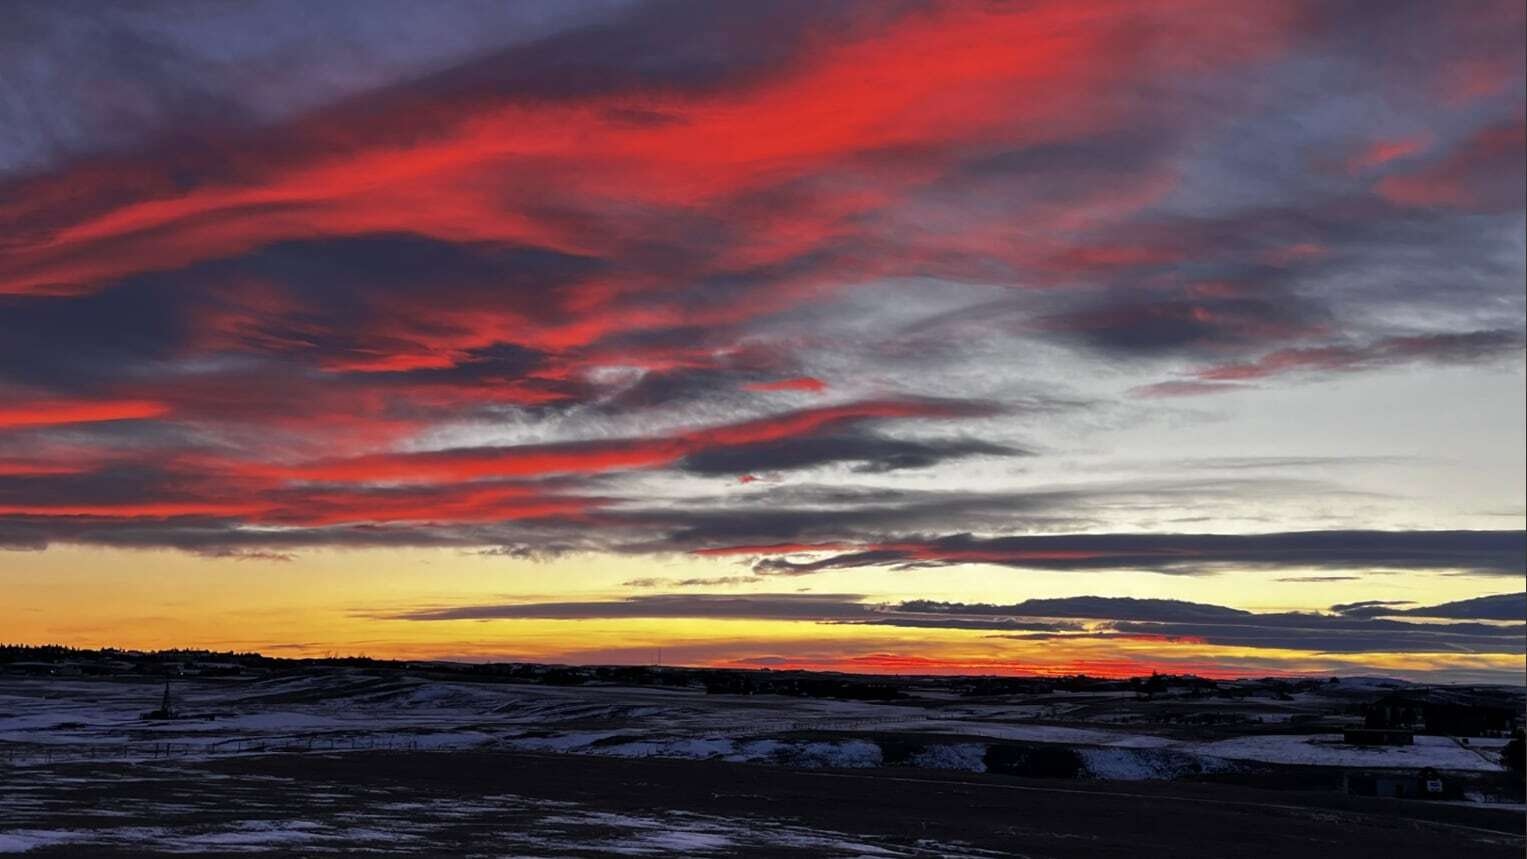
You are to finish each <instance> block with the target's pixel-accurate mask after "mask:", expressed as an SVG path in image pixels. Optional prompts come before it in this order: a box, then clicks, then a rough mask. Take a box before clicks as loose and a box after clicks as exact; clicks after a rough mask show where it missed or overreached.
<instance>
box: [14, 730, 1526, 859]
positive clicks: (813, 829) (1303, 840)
mask: <svg viewBox="0 0 1527 859" xmlns="http://www.w3.org/2000/svg"><path fill="white" fill-rule="evenodd" d="M0 798H3V799H0V832H5V833H7V834H6V835H4V836H0V839H9V840H0V850H4V849H10V850H18V849H25V850H27V855H29V856H39V857H41V856H105V857H124V856H140V855H157V854H160V853H163V852H178V853H194V854H197V855H238V854H244V855H247V854H248V853H249V852H264V851H274V852H279V853H282V854H286V855H313V854H324V853H350V852H359V851H367V852H379V853H391V854H406V855H428V856H442V855H446V856H455V855H477V856H597V855H638V856H639V855H684V856H788V855H801V856H988V855H1000V856H1034V857H1041V856H1045V857H1048V856H1054V857H1073V856H1074V857H1084V856H1085V857H1094V856H1130V857H1138V856H1173V857H1200V856H1201V857H1225V856H1298V857H1314V856H1383V857H1388V859H1397V857H1407V856H1416V857H1437V856H1459V855H1466V856H1470V857H1489V856H1501V857H1507V856H1510V857H1519V856H1521V855H1522V852H1523V846H1524V843H1523V838H1522V834H1521V833H1522V824H1523V820H1522V817H1521V815H1520V813H1519V812H1516V811H1502V810H1496V809H1490V808H1485V807H1478V806H1475V807H1469V806H1463V805H1448V804H1429V803H1424V802H1406V801H1401V800H1378V799H1361V798H1356V797H1345V796H1340V795H1334V794H1330V793H1298V792H1291V791H1279V792H1276V793H1273V792H1264V791H1259V790H1254V789H1249V788H1237V787H1226V786H1219V785H1206V784H1180V783H1151V784H1149V785H1121V784H1118V783H1113V784H1108V783H1088V782H1077V781H1068V782H1057V781H1043V780H1031V779H1016V778H1010V777H1003V776H994V775H967V774H949V773H930V772H925V771H917V770H895V771H890V770H872V771H863V770H859V771H848V770H792V769H786V768H780V767H765V766H756V765H749V764H735V763H727V762H721V761H688V760H652V759H644V760H628V759H613V758H600V757H588V756H571V755H528V754H517V753H500V752H482V751H472V752H373V753H367V754H307V755H270V756H238V757H229V758H221V759H204V760H184V759H182V760H173V759H172V760H167V761H149V762H142V763H136V764H124V763H101V764H91V763H54V764H43V765H34V766H26V767H12V768H9V769H0Z"/></svg>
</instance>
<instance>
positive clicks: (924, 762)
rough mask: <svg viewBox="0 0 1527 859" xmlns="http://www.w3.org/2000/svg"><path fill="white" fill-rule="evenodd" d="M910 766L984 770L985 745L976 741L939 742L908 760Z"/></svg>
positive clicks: (975, 771)
mask: <svg viewBox="0 0 1527 859" xmlns="http://www.w3.org/2000/svg"><path fill="white" fill-rule="evenodd" d="M909 762H910V763H911V764H912V766H915V767H923V768H924V769H933V770H961V771H963V772H973V773H984V772H986V746H984V745H978V744H976V743H952V744H946V743H940V744H938V745H934V746H928V747H927V748H925V749H923V750H922V751H920V752H918V753H917V754H915V755H913V756H912V757H911V759H910V761H909Z"/></svg>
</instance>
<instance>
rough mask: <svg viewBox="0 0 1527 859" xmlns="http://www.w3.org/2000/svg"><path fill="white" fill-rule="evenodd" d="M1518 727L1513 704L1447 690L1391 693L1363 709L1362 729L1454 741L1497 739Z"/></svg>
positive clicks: (1488, 697)
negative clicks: (1398, 731)
mask: <svg viewBox="0 0 1527 859" xmlns="http://www.w3.org/2000/svg"><path fill="white" fill-rule="evenodd" d="M1520 724H1521V714H1520V712H1519V711H1518V709H1517V704H1516V703H1515V702H1514V701H1511V700H1508V699H1504V698H1497V697H1494V696H1490V695H1487V694H1481V693H1478V692H1468V691H1456V690H1450V689H1425V690H1418V691H1413V692H1410V691H1407V692H1395V693H1392V694H1389V695H1385V696H1384V697H1382V698H1379V699H1378V700H1376V701H1373V702H1372V703H1370V704H1367V705H1365V706H1364V707H1363V725H1364V727H1366V728H1372V729H1396V728H1398V729H1406V730H1411V731H1421V732H1424V733H1428V734H1443V735H1447V736H1454V737H1500V736H1506V735H1508V734H1510V733H1511V732H1512V731H1514V730H1516V728H1517V726H1518V725H1520Z"/></svg>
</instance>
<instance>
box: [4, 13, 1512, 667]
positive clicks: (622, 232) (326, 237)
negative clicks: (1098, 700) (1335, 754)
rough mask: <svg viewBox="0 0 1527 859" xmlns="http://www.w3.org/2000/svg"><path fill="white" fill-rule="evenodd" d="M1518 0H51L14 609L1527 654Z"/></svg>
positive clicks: (1007, 658) (24, 108)
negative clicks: (1269, 0) (107, 0)
mask: <svg viewBox="0 0 1527 859" xmlns="http://www.w3.org/2000/svg"><path fill="white" fill-rule="evenodd" d="M1524 28H1527V23H1524V12H1523V7H1522V4H1521V2H1520V0H1506V2H1493V0H1489V2H1483V1H1482V2H1463V0H1460V2H1453V3H1446V4H1442V3H1432V2H1419V0H1418V2H1403V0H1382V2H1380V0H1372V2H1349V0H1323V2H1306V0H1290V2H1280V3H1260V2H1234V3H1227V2H1223V0H1160V2H1151V3H1137V2H1134V3H1132V2H1109V0H1099V2H1090V3H1085V4H1079V3H1075V2H1070V0H1033V1H1032V2H1022V3H1020V2H1011V3H1003V2H995V0H972V2H899V0H874V1H873V2H871V0H862V2H853V0H847V2H816V1H815V0H814V2H806V0H799V2H797V0H775V2H770V3H749V2H735V3H734V2H635V0H586V2H585V0H557V2H544V3H532V2H527V3H513V4H508V3H499V2H475V0H452V2H446V3H420V2H404V0H364V2H362V0H334V2H325V3H321V4H313V3H307V2H299V0H256V2H246V3H220V2H217V3H209V2H151V0H140V2H125V3H114V4H106V3H95V2H86V0H35V2H33V0H12V2H11V3H9V4H8V5H7V24H6V26H5V27H4V28H3V29H0V593H4V594H5V598H4V599H3V600H0V640H4V641H11V642H24V643H60V644H71V645H77V646H120V647H133V648H168V647H205V648H214V649H237V650H258V651H261V652H265V653H269V654H273V655H292V656H314V655H325V654H335V653H337V654H346V655H351V654H365V655H370V656H374V657H395V658H407V659H434V658H442V659H445V658H448V659H471V660H534V661H548V662H576V663H612V662H616V663H652V662H657V661H659V660H661V661H662V662H663V663H664V664H688V665H715V666H740V667H776V668H780V667H806V668H818V669H827V670H850V671H867V672H889V673H990V674H1032V673H1040V674H1068V673H1079V672H1084V673H1091V674H1098V675H1106V676H1126V675H1135V674H1142V673H1149V672H1151V671H1157V670H1159V671H1164V672H1174V673H1196V674H1200V675H1204V676H1211V677H1230V676H1247V675H1253V676H1266V675H1282V674H1348V675H1350V674H1383V675H1388V676H1399V677H1410V678H1416V679H1426V680H1435V681H1442V682H1476V681H1484V682H1504V683H1516V684H1521V683H1522V682H1523V681H1524V679H1527V677H1524V660H1527V629H1524V621H1527V596H1524V594H1523V581H1524V575H1527V509H1524V495H1527V485H1524V476H1523V475H1524V471H1527V458H1524V447H1527V397H1524V378H1523V376H1524V366H1523V365H1524V360H1523V358H1524V341H1527V322H1524V315H1527V303H1524V277H1527V242H1524V196H1527V188H1524V167H1523V162H1524V150H1527V146H1524V97H1527V95H1524V93H1527V82H1524V71H1523V70H1524V64H1527V48H1524V44H1527V29H1524Z"/></svg>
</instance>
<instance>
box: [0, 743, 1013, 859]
mask: <svg viewBox="0 0 1527 859" xmlns="http://www.w3.org/2000/svg"><path fill="white" fill-rule="evenodd" d="M202 763H203V762H202V761H196V760H177V761H160V762H156V763H151V764H149V765H146V766H142V767H140V768H138V769H137V770H136V773H135V774H134V775H132V776H127V777H125V778H124V777H123V776H122V774H121V773H120V772H119V771H114V770H113V771H107V772H98V771H92V770H86V771H83V772H82V773H81V774H79V775H77V776H74V777H72V778H64V779H59V778H58V777H57V775H56V774H48V773H46V772H44V771H39V772H36V773H29V772H28V771H27V770H26V769H23V770H21V771H20V772H19V773H13V774H14V775H18V776H19V777H18V778H16V779H15V780H14V781H6V780H4V779H0V786H3V787H4V789H5V803H4V808H3V809H0V853H21V852H29V851H32V850H40V849H44V848H59V849H63V850H64V851H65V853H66V854H68V855H96V854H97V853H98V852H101V851H106V850H110V849H122V850H132V851H144V852H163V853H191V854H195V853H204V852H213V853H244V852H249V853H258V852H280V853H283V854H292V853H296V854H300V855H314V854H338V853H343V854H350V853H354V852H365V853H372V854H381V855H389V854H390V855H430V854H435V855H439V853H441V852H450V853H452V855H455V851H454V849H453V848H454V847H456V846H460V847H470V848H472V849H473V850H474V851H475V850H483V851H487V852H484V853H483V854H481V855H495V856H563V855H578V856H586V855H590V854H598V855H615V856H676V855H677V856H697V857H698V856H733V855H738V854H744V855H747V854H759V855H781V856H790V855H795V856H825V857H923V856H981V855H989V854H987V853H986V852H985V851H981V850H978V849H975V848H970V847H967V846H964V845H959V844H954V843H942V842H934V841H928V842H925V843H920V844H919V843H913V844H894V843H877V841H876V840H875V839H872V838H865V837H864V836H862V835H853V834H849V833H843V832H836V831H832V830H824V829H820V828H813V827H807V826H801V825H798V824H795V823H792V822H790V821H784V820H771V819H768V818H749V819H747V820H740V819H735V818H728V817H725V816H717V815H707V814H696V813H691V812H685V811H671V812H664V813H635V812H629V811H623V812H612V811H608V810H602V809H597V808H593V807H590V806H589V805H587V804H584V803H577V802H566V801H556V800H548V799H544V798H534V797H527V796H521V795H517V794H513V793H489V794H480V795H475V796H473V797H471V798H470V799H463V798H461V797H459V796H451V795H428V794H423V795H421V794H420V793H419V792H418V791H417V790H415V789H413V788H408V787H400V786H397V785H393V784H387V783H385V782H384V783H381V784H359V785H358V784H354V783H344V782H330V781H323V780H309V779H303V780H299V779H293V778H278V777H270V776H259V775H247V774H241V775H240V776H238V777H236V778H235V777H233V776H229V775H223V774H219V773H215V772H208V771H205V770H203V769H200V766H201V764H202ZM29 775H33V776H44V777H28V776H29ZM92 786H95V787H100V788H104V789H107V790H109V792H110V795H111V799H110V800H109V801H107V802H103V803H80V802H79V801H78V793H76V792H75V790H74V789H76V788H81V787H84V788H87V789H88V788H89V787H92ZM294 811H295V813H294ZM61 821H66V822H67V823H68V824H69V825H67V826H60V825H59V823H60V822H61ZM43 825H46V827H47V828H41V827H42V826H43ZM447 845H450V846H451V847H447Z"/></svg>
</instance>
